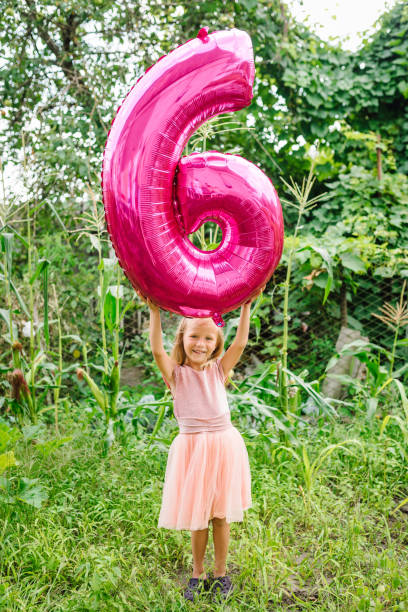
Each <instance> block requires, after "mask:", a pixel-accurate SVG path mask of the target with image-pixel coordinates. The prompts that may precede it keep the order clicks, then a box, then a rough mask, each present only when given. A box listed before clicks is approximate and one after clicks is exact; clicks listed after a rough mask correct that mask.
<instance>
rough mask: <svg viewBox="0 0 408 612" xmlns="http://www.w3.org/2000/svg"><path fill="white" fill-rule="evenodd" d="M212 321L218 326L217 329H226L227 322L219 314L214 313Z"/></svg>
mask: <svg viewBox="0 0 408 612" xmlns="http://www.w3.org/2000/svg"><path fill="white" fill-rule="evenodd" d="M212 320H213V321H214V323H215V324H216V326H217V327H224V325H225V322H224V319H223V318H222V316H221V315H220V313H219V312H214V314H213V316H212Z"/></svg>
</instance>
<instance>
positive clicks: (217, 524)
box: [211, 516, 227, 527]
mask: <svg viewBox="0 0 408 612" xmlns="http://www.w3.org/2000/svg"><path fill="white" fill-rule="evenodd" d="M211 520H212V524H213V527H214V526H215V527H224V525H226V524H227V519H226V518H225V516H224V517H223V518H218V516H214V517H213V518H212V519H211Z"/></svg>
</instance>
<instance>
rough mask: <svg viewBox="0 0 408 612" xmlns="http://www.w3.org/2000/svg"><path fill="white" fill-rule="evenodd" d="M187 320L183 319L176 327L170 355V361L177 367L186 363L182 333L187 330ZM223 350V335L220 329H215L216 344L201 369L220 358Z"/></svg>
mask: <svg viewBox="0 0 408 612" xmlns="http://www.w3.org/2000/svg"><path fill="white" fill-rule="evenodd" d="M187 322H188V319H187V318H185V317H183V318H182V319H181V321H180V323H179V325H178V327H177V331H176V337H175V339H174V345H173V348H172V351H171V354H170V357H171V359H173V361H175V362H176V363H177V364H178V365H184V363H185V361H186V357H187V355H186V352H185V350H184V341H183V340H184V332H185V331H186V328H187ZM223 350H224V334H223V332H222V329H221V328H220V327H217V344H216V346H215V349H214V351H213V352H212V354H211V358H210V359H209V360H208V361H207V362H206V363H205V364H204V365H203V366H202V367H203V368H206V367H208V366H209V365H211V364H212V362H213V361H214V360H215V359H217V357H220V355H221V354H222V352H223Z"/></svg>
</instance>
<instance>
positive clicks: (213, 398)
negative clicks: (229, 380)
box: [172, 360, 232, 433]
mask: <svg viewBox="0 0 408 612" xmlns="http://www.w3.org/2000/svg"><path fill="white" fill-rule="evenodd" d="M173 375H174V381H175V385H174V389H173V390H172V391H173V397H174V416H175V417H176V419H177V422H178V424H179V428H180V433H200V432H202V431H221V430H223V429H228V428H229V427H232V425H231V418H230V409H229V406H228V401H227V394H226V391H225V385H224V380H225V376H224V372H223V369H222V365H221V363H220V361H219V360H217V361H216V362H215V363H213V364H212V366H208V367H207V368H204V369H203V370H200V371H198V370H194V369H193V368H191V367H190V366H187V365H184V366H179V365H177V366H176V367H175V368H174V374H173Z"/></svg>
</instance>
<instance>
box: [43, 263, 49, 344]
mask: <svg viewBox="0 0 408 612" xmlns="http://www.w3.org/2000/svg"><path fill="white" fill-rule="evenodd" d="M44 261H45V262H47V263H45V264H44V267H43V269H42V274H43V298H44V340H45V345H46V347H47V348H48V346H49V344H50V330H49V324H48V266H49V261H47V260H44Z"/></svg>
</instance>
